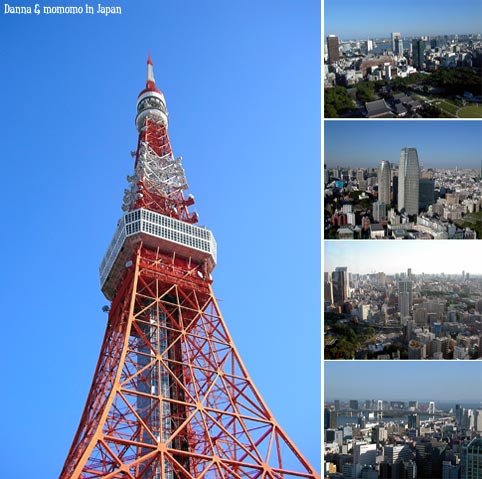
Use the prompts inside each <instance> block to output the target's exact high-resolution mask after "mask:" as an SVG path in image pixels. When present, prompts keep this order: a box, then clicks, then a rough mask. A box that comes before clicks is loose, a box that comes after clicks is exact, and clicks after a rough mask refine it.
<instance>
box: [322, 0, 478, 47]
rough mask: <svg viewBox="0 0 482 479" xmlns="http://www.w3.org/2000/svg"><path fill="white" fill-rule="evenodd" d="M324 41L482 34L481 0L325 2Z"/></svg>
mask: <svg viewBox="0 0 482 479" xmlns="http://www.w3.org/2000/svg"><path fill="white" fill-rule="evenodd" d="M324 3H325V10H324V11H325V16H324V25H325V32H324V33H325V37H326V36H327V35H337V36H338V37H340V38H341V39H344V40H349V39H366V38H379V37H389V36H390V33H391V32H401V34H402V36H415V35H441V34H442V35H443V34H453V33H482V32H481V19H482V3H481V2H480V0H461V1H458V2H453V1H452V0H423V1H419V0H404V1H403V2H389V1H386V0H368V1H365V2H360V1H359V0H346V1H343V2H340V1H339V0H324Z"/></svg>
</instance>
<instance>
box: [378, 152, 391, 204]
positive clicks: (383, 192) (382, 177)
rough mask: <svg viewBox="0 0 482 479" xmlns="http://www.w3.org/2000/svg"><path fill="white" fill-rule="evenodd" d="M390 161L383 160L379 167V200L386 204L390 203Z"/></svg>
mask: <svg viewBox="0 0 482 479" xmlns="http://www.w3.org/2000/svg"><path fill="white" fill-rule="evenodd" d="M390 181H391V172H390V163H389V162H388V161H385V160H383V161H382V162H381V163H380V168H379V169H378V201H379V203H384V204H386V205H389V204H390Z"/></svg>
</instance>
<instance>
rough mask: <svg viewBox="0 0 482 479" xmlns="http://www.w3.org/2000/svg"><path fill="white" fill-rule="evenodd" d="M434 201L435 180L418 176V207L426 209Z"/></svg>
mask: <svg viewBox="0 0 482 479" xmlns="http://www.w3.org/2000/svg"><path fill="white" fill-rule="evenodd" d="M434 203H435V181H434V180H429V179H427V178H420V182H419V199H418V208H419V209H420V210H426V209H427V208H428V207H429V206H430V205H433V204H434Z"/></svg>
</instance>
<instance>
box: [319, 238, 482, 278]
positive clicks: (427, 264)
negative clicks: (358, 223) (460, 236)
mask: <svg viewBox="0 0 482 479" xmlns="http://www.w3.org/2000/svg"><path fill="white" fill-rule="evenodd" d="M461 248H463V250H462V249H461ZM462 251H463V254H462ZM337 266H347V267H348V270H349V272H350V273H378V272H384V273H386V274H396V273H406V271H407V268H411V269H412V272H413V273H414V274H421V273H426V274H432V273H445V274H459V275H461V274H462V271H465V272H469V273H470V274H473V275H475V274H477V275H482V258H481V256H480V243H479V241H464V242H463V245H462V243H461V242H460V241H456V240H451V241H334V240H333V241H325V242H324V270H325V271H334V269H335V268H336V267H337Z"/></svg>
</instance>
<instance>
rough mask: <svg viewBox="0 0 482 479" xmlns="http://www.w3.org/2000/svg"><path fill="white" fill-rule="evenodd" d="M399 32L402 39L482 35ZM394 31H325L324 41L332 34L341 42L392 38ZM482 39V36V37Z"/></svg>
mask: <svg viewBox="0 0 482 479" xmlns="http://www.w3.org/2000/svg"><path fill="white" fill-rule="evenodd" d="M396 32H397V33H400V35H401V36H402V40H403V39H404V38H419V37H432V38H434V37H444V36H448V37H451V36H454V35H458V36H468V35H482V31H478V32H453V33H414V34H408V33H407V34H406V33H404V32H403V29H402V30H397V31H396ZM392 33H395V31H393V32H389V33H388V34H386V33H384V34H378V35H371V34H366V35H358V36H356V37H355V36H353V37H350V36H346V35H339V34H337V33H326V31H325V37H324V42H325V43H326V39H327V37H329V36H330V35H334V36H336V37H338V40H340V41H341V42H349V41H366V40H391V34H392ZM481 40H482V38H481Z"/></svg>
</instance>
